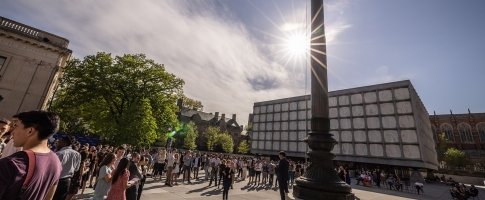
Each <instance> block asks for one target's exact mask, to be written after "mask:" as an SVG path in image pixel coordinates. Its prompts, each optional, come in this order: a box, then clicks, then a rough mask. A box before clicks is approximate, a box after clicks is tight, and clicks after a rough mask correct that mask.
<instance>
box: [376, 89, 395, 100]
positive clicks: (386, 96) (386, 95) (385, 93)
mask: <svg viewBox="0 0 485 200" xmlns="http://www.w3.org/2000/svg"><path fill="white" fill-rule="evenodd" d="M379 101H392V91H391V90H381V91H379Z"/></svg>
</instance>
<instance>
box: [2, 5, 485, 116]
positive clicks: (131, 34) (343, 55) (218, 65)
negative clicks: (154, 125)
mask: <svg viewBox="0 0 485 200" xmlns="http://www.w3.org/2000/svg"><path fill="white" fill-rule="evenodd" d="M309 6H310V1H305V0H277V1H276V0H258V1H256V0H231V1H229V0H219V1H211V0H205V1H185V0H164V1H155V0H153V1H139V2H137V3H136V4H134V3H133V1H116V2H115V1H95V0H87V1H76V2H71V1H60V0H46V1H28V0H15V1H14V0H3V1H2V3H1V6H0V15H1V16H3V17H7V18H10V19H13V20H16V21H19V22H21V23H25V24H28V25H30V26H33V27H36V28H39V29H42V30H45V31H47V32H51V33H54V34H57V35H60V36H63V37H65V38H67V39H69V40H70V46H69V48H70V49H72V50H73V55H74V57H77V58H82V57H84V56H86V55H90V54H95V53H96V52H98V51H108V52H112V53H114V54H123V53H145V54H147V55H148V56H149V57H150V58H153V59H154V60H156V61H157V62H159V63H164V64H165V66H166V68H167V70H168V71H169V72H172V73H174V74H176V75H177V76H179V77H181V78H183V79H184V80H185V81H186V85H185V87H184V91H185V93H186V94H187V95H188V96H189V97H192V98H194V99H198V100H201V101H202V103H203V104H204V106H205V111H207V112H221V113H226V116H230V115H231V114H233V113H235V114H237V115H238V120H239V121H240V122H242V124H245V123H246V122H247V116H248V115H247V114H248V113H250V112H251V110H252V104H253V102H255V101H265V100H272V99H276V98H284V97H289V96H296V95H303V94H308V87H309V86H308V85H306V83H307V81H305V78H306V77H308V76H307V74H308V65H306V63H305V60H304V56H300V57H298V56H297V57H293V58H291V59H290V58H289V56H288V52H285V50H284V46H285V44H286V39H285V38H286V37H287V36H288V35H291V34H295V33H305V32H306V28H307V27H308V26H307V25H305V22H306V21H308V19H307V16H306V15H305V14H308V15H309ZM307 9H308V12H307ZM484 10H485V1H480V0H467V1H456V0H426V1H422V0H392V1H389V0H353V1H350V0H327V1H325V17H326V19H325V24H326V32H327V39H328V40H327V42H328V46H327V53H328V68H329V87H330V90H338V89H346V88H352V87H358V86H365V85H371V84H379V83H385V82H391V81H399V80H403V79H410V80H411V81H412V83H413V85H414V87H415V88H416V90H417V91H418V93H419V95H420V97H421V99H422V100H423V102H424V104H425V106H426V108H427V109H428V111H429V112H430V113H433V111H436V112H437V113H438V114H444V113H449V110H450V109H452V110H453V111H454V113H463V112H467V109H468V108H470V109H471V111H472V112H485V103H484V102H485V89H484V86H485V49H484V48H485V38H484V36H485V21H484V19H485V12H483V11H484Z"/></svg>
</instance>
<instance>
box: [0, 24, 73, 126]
mask: <svg viewBox="0 0 485 200" xmlns="http://www.w3.org/2000/svg"><path fill="white" fill-rule="evenodd" d="M68 44H69V41H68V40H67V39H65V38H62V37H59V36H56V35H54V34H51V33H48V32H45V31H42V30H39V29H36V28H33V27H30V26H27V25H25V24H22V23H19V22H16V21H13V20H10V19H6V18H3V17H0V95H1V96H2V98H3V99H2V101H1V102H0V116H2V117H7V118H9V117H11V116H12V115H14V114H16V113H19V112H22V111H28V110H34V109H46V108H47V107H48V102H49V101H50V100H51V97H52V95H53V92H54V89H55V88H56V86H57V80H58V77H59V76H60V75H61V73H62V68H63V67H64V66H65V65H66V62H67V60H69V58H70V56H71V53H72V51H71V50H69V49H68Z"/></svg>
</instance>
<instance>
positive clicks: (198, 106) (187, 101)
mask: <svg viewBox="0 0 485 200" xmlns="http://www.w3.org/2000/svg"><path fill="white" fill-rule="evenodd" d="M181 98H182V102H183V103H182V106H183V107H184V108H188V109H192V110H197V111H202V110H204V105H202V102H201V101H198V100H195V99H191V98H189V97H187V96H185V95H182V97H181Z"/></svg>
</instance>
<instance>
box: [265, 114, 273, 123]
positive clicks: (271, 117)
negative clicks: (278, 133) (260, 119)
mask: <svg viewBox="0 0 485 200" xmlns="http://www.w3.org/2000/svg"><path fill="white" fill-rule="evenodd" d="M266 121H267V122H271V121H273V113H271V114H266Z"/></svg>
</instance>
